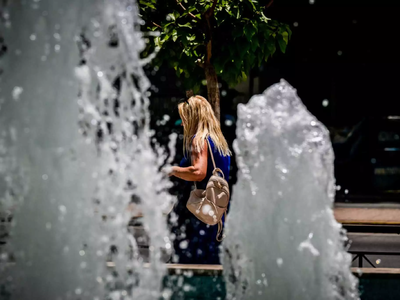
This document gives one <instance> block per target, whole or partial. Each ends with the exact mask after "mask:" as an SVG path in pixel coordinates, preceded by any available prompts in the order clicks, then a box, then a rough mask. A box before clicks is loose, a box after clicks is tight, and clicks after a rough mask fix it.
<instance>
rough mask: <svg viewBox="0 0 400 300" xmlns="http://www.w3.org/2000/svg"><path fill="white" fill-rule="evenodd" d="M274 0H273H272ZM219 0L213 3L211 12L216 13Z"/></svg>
mask: <svg viewBox="0 0 400 300" xmlns="http://www.w3.org/2000/svg"><path fill="white" fill-rule="evenodd" d="M272 1H273V0H272ZM217 3H218V0H214V3H213V5H212V6H211V14H213V13H214V10H215V7H216V6H217Z"/></svg>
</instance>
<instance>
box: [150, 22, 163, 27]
mask: <svg viewBox="0 0 400 300" xmlns="http://www.w3.org/2000/svg"><path fill="white" fill-rule="evenodd" d="M151 24H153V25H154V26H157V27H158V28H162V27H161V26H160V25H158V24H157V23H154V22H151Z"/></svg>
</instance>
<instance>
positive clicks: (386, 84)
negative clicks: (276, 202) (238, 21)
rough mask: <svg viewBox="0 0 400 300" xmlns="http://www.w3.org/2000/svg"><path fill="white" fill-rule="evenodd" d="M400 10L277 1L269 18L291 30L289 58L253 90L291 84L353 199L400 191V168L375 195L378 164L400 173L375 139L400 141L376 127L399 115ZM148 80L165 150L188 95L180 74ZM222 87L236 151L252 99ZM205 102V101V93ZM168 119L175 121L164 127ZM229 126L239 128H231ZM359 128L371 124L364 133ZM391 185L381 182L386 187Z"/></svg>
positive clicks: (361, 1) (318, 0)
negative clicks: (240, 111)
mask: <svg viewBox="0 0 400 300" xmlns="http://www.w3.org/2000/svg"><path fill="white" fill-rule="evenodd" d="M399 8H400V2H398V1H388V0H376V1H370V0H315V3H314V4H310V2H309V0H274V2H273V3H272V5H271V6H270V7H269V8H267V9H266V15H267V17H269V18H272V19H276V20H278V21H281V22H285V23H287V24H289V25H290V26H291V29H292V31H293V35H292V38H291V40H290V41H289V45H288V47H287V51H286V53H285V54H282V53H278V52H277V53H276V54H275V55H274V56H273V58H272V59H270V60H269V61H268V62H267V63H266V64H265V65H263V66H261V67H260V68H257V69H254V70H252V72H251V74H250V86H252V85H253V84H254V79H255V78H258V82H259V84H258V88H254V89H252V90H253V91H254V92H255V93H260V92H262V91H264V90H265V89H266V88H267V87H269V86H270V85H272V84H274V83H276V82H278V81H279V80H280V79H281V78H284V79H286V80H287V81H288V82H289V83H290V84H291V85H293V86H294V87H295V88H296V89H297V92H298V95H299V96H300V98H301V99H302V101H303V102H304V104H305V105H306V106H307V108H308V109H309V110H310V111H311V113H313V114H314V115H315V116H316V117H317V118H318V119H319V120H320V121H322V122H323V123H324V124H325V125H326V126H327V127H328V128H329V130H330V131H331V137H332V140H333V142H334V149H335V154H336V161H335V164H336V177H337V181H338V183H339V184H342V185H343V189H342V192H343V191H345V188H348V189H349V190H350V193H348V191H346V195H347V194H352V193H357V194H360V193H361V194H372V193H385V191H386V190H391V191H392V190H393V189H397V190H400V168H397V169H396V170H397V171H396V170H395V171H393V170H392V171H393V172H395V175H396V174H397V175H396V176H397V177H395V178H394V177H393V176H392V177H390V178H391V179H390V180H391V181H392V182H394V183H395V184H394V185H393V184H392V186H389V187H388V186H387V184H386V185H385V187H384V188H378V190H377V189H375V190H373V189H370V188H369V187H372V186H374V185H375V183H374V182H375V181H377V180H376V178H375V177H376V176H375V173H374V169H375V168H376V166H374V165H371V160H376V159H375V157H382V161H385V163H381V164H380V167H382V168H386V169H387V168H389V167H390V168H392V167H393V166H392V165H391V164H394V165H395V167H400V157H399V154H400V152H396V153H387V152H385V151H384V150H383V149H384V148H382V147H383V146H380V145H381V144H382V143H381V142H382V141H380V140H378V139H377V138H376V137H377V136H378V135H379V134H381V131H380V129H379V128H380V127H382V128H383V127H385V126H386V127H390V128H391V129H390V130H391V131H390V132H389V131H388V134H394V133H393V132H394V131H397V133H396V134H397V137H398V135H400V125H399V124H400V123H399V122H398V123H394V124H390V126H389V125H387V124H386V123H384V124H383V123H382V122H381V121H379V122H381V123H382V124H383V125H382V124H381V123H379V124H376V123H374V122H375V121H374V120H375V119H380V118H381V117H383V118H386V117H387V116H389V115H390V116H393V115H400V109H399V107H400V105H398V102H399V92H398V90H397V86H398V79H399V75H398V72H399V62H400V60H399V50H400V49H399V46H398V45H399V42H398V33H399V29H400V25H399V21H400V18H399V12H400V9H399ZM147 74H148V76H149V78H150V80H151V82H152V84H153V87H152V89H151V92H152V96H151V111H152V127H153V128H154V129H155V130H156V137H157V140H158V141H159V142H160V143H161V144H165V143H166V141H167V140H168V135H169V134H170V133H171V132H177V133H178V134H182V128H181V126H179V125H178V124H177V123H175V122H176V121H177V120H179V115H178V112H177V109H176V105H177V103H178V101H179V99H180V98H181V97H184V96H185V91H184V90H183V88H182V85H181V83H180V82H179V80H177V78H176V77H175V74H174V70H170V69H168V68H163V67H161V68H160V69H154V68H153V67H151V66H148V67H147ZM222 84H223V87H222V88H221V91H222V96H221V125H222V129H223V132H224V135H225V136H226V138H227V140H228V143H229V144H230V145H231V143H232V141H233V140H234V138H235V129H236V128H235V120H236V106H237V103H239V102H246V101H248V99H249V97H250V96H251V93H252V92H249V93H246V94H240V93H238V92H237V91H235V90H233V89H229V88H228V87H227V86H226V85H225V84H224V83H222ZM201 94H202V95H205V96H206V95H207V92H206V90H205V89H204V90H203V91H202V92H201ZM323 100H328V103H329V104H328V106H326V107H325V106H323V105H322V103H323ZM164 115H168V116H169V117H170V118H169V120H167V121H165V120H164V121H162V122H161V123H160V120H163V118H164ZM167 119H168V118H167ZM227 119H228V120H233V123H232V122H230V121H228V122H226V120H227ZM371 120H372V121H371ZM360 122H361V123H362V122H364V123H362V124H361V125H362V126H360ZM231 123H232V124H231ZM365 124H367V125H365ZM356 125H357V126H358V127H356V128H361V129H359V130H358V131H357V132H358V133H359V136H360V137H357V136H356V137H353V140H350V141H348V143H347V144H348V145H344V147H342V146H343V145H339V147H336V145H335V142H336V141H337V140H342V141H343V140H345V138H346V136H347V135H348V134H349V133H350V132H351V131H352V130H354V128H355V126H356ZM378 127H379V128H378ZM377 128H378V129H377ZM371 130H373V131H374V133H373V134H372V133H371V132H372V131H371ZM393 130H394V131H393ZM385 145H386V146H385V147H388V146H387V143H386V144H385ZM396 145H397V144H396ZM379 147H381V148H382V149H381V148H379ZM390 147H393V145H390ZM396 147H397V146H396ZM338 148H339V150H337V149H338ZM181 149H182V143H181V140H180V139H178V144H177V156H176V163H178V162H179V160H180V159H181V157H182V156H181V152H182V151H181ZM388 155H389V156H388ZM378 160H380V158H379V159H378ZM354 161H356V163H354ZM349 162H350V163H349ZM379 162H380V161H378V164H379ZM396 172H398V173H396ZM360 174H361V175H364V176H359V175H360ZM386 175H387V174H386ZM386 175H385V176H386ZM346 176H347V178H346ZM387 178H389V177H387V176H386V177H380V178H379V180H380V181H382V180H383V181H387ZM393 178H394V179H393ZM230 179H231V184H233V183H234V182H235V181H236V164H235V161H234V159H233V165H232V172H231V178H230ZM353 183H354V184H353ZM177 184H178V182H177ZM382 186H383V185H382ZM364 187H365V188H364ZM339 194H340V192H339ZM346 198H348V197H347V196H346ZM346 201H348V199H346Z"/></svg>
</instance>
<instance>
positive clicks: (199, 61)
mask: <svg viewBox="0 0 400 300" xmlns="http://www.w3.org/2000/svg"><path fill="white" fill-rule="evenodd" d="M196 65H198V66H199V67H200V68H203V69H204V63H202V62H201V59H200V58H199V59H197V60H196Z"/></svg>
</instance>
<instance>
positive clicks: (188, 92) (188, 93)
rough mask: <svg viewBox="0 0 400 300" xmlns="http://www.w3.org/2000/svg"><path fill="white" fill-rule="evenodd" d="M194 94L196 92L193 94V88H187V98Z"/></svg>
mask: <svg viewBox="0 0 400 300" xmlns="http://www.w3.org/2000/svg"><path fill="white" fill-rule="evenodd" d="M192 96H194V94H193V90H187V91H186V98H188V99H189V98H190V97H192Z"/></svg>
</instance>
